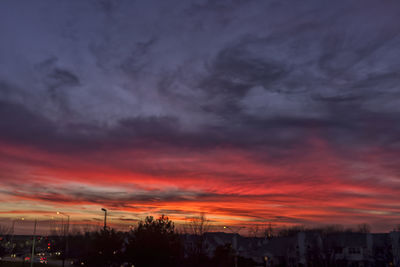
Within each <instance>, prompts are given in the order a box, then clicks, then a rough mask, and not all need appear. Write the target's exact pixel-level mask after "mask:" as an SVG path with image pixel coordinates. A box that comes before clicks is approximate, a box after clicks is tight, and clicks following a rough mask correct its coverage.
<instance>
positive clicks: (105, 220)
mask: <svg viewBox="0 0 400 267" xmlns="http://www.w3.org/2000/svg"><path fill="white" fill-rule="evenodd" d="M101 210H102V211H104V231H105V230H106V229H107V210H106V209H105V208H101Z"/></svg>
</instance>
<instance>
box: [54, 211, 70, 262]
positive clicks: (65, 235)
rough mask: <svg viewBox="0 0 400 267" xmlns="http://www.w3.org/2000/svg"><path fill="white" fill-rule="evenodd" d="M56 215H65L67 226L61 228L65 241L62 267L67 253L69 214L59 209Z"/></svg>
mask: <svg viewBox="0 0 400 267" xmlns="http://www.w3.org/2000/svg"><path fill="white" fill-rule="evenodd" d="M57 215H63V216H66V217H67V227H66V228H65V229H63V230H64V231H63V232H64V240H65V243H64V255H63V258H62V267H64V266H65V257H66V256H67V254H68V236H69V218H70V216H69V215H68V214H65V213H63V212H59V211H57Z"/></svg>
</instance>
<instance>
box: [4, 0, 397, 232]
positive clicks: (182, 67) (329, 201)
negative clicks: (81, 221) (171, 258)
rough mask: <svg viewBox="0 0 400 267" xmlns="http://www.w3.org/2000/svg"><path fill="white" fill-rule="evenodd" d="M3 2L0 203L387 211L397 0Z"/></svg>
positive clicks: (258, 217) (234, 212)
mask: <svg viewBox="0 0 400 267" xmlns="http://www.w3.org/2000/svg"><path fill="white" fill-rule="evenodd" d="M1 5H2V6H4V8H1V9H0V25H1V26H0V36H1V38H2V39H3V40H7V42H2V43H1V44H0V184H1V185H2V188H6V189H3V190H2V191H0V199H2V200H3V201H6V202H3V203H5V204H0V208H1V209H6V210H8V212H9V213H10V214H11V213H12V211H16V210H26V211H27V212H28V211H29V209H31V210H32V211H33V210H36V209H34V208H33V207H32V205H34V204H33V203H36V202H40V203H42V204H43V205H50V206H52V207H55V206H56V205H66V206H68V207H69V208H71V209H72V210H73V212H76V213H77V214H80V215H79V216H81V217H82V218H85V219H87V218H86V217H85V216H84V215H83V213H84V210H82V209H80V208H79V206H80V205H82V204H84V205H89V206H93V207H97V206H99V205H101V204H105V205H108V206H109V207H113V208H115V209H116V210H118V211H120V212H122V213H124V212H125V213H126V214H125V213H124V214H125V215H127V214H129V212H132V211H133V210H136V211H137V212H139V214H141V215H143V216H144V215H146V214H148V213H151V212H153V213H157V212H161V213H162V212H164V211H171V212H172V211H173V212H172V213H173V214H175V216H176V217H177V218H178V219H181V220H183V218H184V217H185V216H192V215H193V214H195V213H198V212H201V211H206V212H207V213H208V214H209V215H210V216H214V217H213V219H214V220H215V221H220V222H222V221H224V220H225V221H229V222H230V223H237V221H236V222H235V218H236V220H238V221H240V220H243V218H246V220H248V221H249V222H250V221H251V220H254V221H255V222H264V221H265V222H266V221H271V220H272V221H276V222H281V223H306V224H317V223H329V222H331V223H356V222H361V221H362V220H365V221H366V222H370V223H372V224H373V225H376V229H390V228H391V227H392V225H391V224H392V223H394V221H395V220H398V219H399V206H398V205H397V204H395V203H398V200H399V197H398V196H397V194H396V193H397V191H398V189H399V186H400V184H399V182H400V180H399V173H400V169H399V168H398V166H399V160H398V158H399V157H398V156H399V144H400V143H399V136H400V126H399V125H400V124H399V123H398V122H399V119H398V118H399V117H400V109H399V107H400V105H399V103H398V102H399V101H398V99H399V95H400V91H399V89H398V84H399V81H400V75H399V71H400V65H399V64H398V62H400V61H399V53H398V51H397V50H398V46H399V43H400V32H399V30H398V27H396V25H398V23H399V18H398V15H397V14H398V12H399V9H400V5H399V4H398V3H397V2H396V1H391V0H390V1H385V2H384V3H377V2H375V1H353V2H352V3H348V2H345V1H335V2H334V3H333V2H332V3H331V2H330V3H325V2H321V1H313V0H309V1H306V2H304V3H301V4H300V3H294V2H282V1H263V2H261V3H260V2H258V1H247V2H243V1H219V2H218V3H214V2H212V1H188V2H185V3H178V1H172V2H169V3H164V2H162V1H134V2H132V1H118V2H111V1H101V2H98V1H86V2H80V3H70V2H68V1H64V2H62V4H57V5H56V4H54V3H52V2H51V1H40V2H35V3H31V2H27V3H25V5H19V4H16V3H15V2H13V1H4V2H3V3H1ZM28 10H29V12H28ZM33 11H34V12H33ZM71 183H72V184H75V185H76V184H79V185H80V187H73V188H70V187H69V185H70V184H71ZM21 185H24V186H21ZM95 188H101V189H99V190H98V191H94V189H95ZM21 203H24V204H23V205H22V204H21ZM21 205H22V206H23V207H22V206H21ZM125 215H124V216H125ZM383 218H385V220H387V224H386V225H383V224H382V223H381V222H380V221H379V220H382V219H383ZM136 219H137V218H136ZM332 220H337V221H332Z"/></svg>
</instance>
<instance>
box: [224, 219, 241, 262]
mask: <svg viewBox="0 0 400 267" xmlns="http://www.w3.org/2000/svg"><path fill="white" fill-rule="evenodd" d="M243 228H244V226H240V227H239V228H238V229H237V230H236V231H234V230H233V229H232V228H231V227H229V226H224V229H229V230H230V231H231V232H232V233H233V234H234V236H233V248H234V250H235V267H237V266H238V252H237V236H238V235H239V232H240V230H241V229H243Z"/></svg>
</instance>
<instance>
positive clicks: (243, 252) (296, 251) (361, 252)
mask: <svg viewBox="0 0 400 267" xmlns="http://www.w3.org/2000/svg"><path fill="white" fill-rule="evenodd" d="M232 235H233V234H227V233H206V234H205V248H206V251H205V252H206V253H207V254H208V255H209V256H212V253H213V251H214V250H215V249H216V248H217V247H218V246H222V245H225V244H229V243H231V242H232ZM193 240H194V239H193V237H191V235H187V236H186V237H185V245H187V246H190V245H191V242H193ZM237 241H238V251H237V253H238V254H239V255H240V256H242V257H245V258H251V259H253V260H254V261H255V262H258V263H259V266H266V267H272V266H287V267H300V266H304V267H307V266H313V267H314V266H340V267H375V266H382V267H400V231H392V232H390V233H379V234H375V233H353V232H338V233H321V232H318V231H304V232H298V233H296V234H294V235H291V236H283V237H272V238H268V239H264V238H254V237H253V238H250V237H243V236H239V235H238V237H237Z"/></svg>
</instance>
